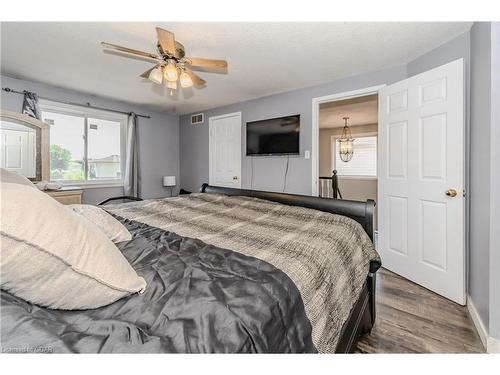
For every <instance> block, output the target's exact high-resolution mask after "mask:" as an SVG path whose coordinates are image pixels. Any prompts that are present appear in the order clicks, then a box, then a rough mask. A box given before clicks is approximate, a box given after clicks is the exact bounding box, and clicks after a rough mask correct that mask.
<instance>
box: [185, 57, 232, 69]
mask: <svg viewBox="0 0 500 375" xmlns="http://www.w3.org/2000/svg"><path fill="white" fill-rule="evenodd" d="M185 64H187V65H189V66H190V67H191V68H192V69H195V70H200V69H202V70H214V71H227V61H226V60H213V59H203V58H200V57H187V58H186V59H185Z"/></svg>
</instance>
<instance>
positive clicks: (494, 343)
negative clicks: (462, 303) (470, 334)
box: [467, 296, 500, 353]
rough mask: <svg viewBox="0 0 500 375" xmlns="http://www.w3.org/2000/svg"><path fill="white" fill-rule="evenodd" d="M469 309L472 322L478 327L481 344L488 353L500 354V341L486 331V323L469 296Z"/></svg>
mask: <svg viewBox="0 0 500 375" xmlns="http://www.w3.org/2000/svg"><path fill="white" fill-rule="evenodd" d="M467 309H468V310H469V314H470V317H471V318H472V322H473V323H474V326H475V327H476V330H477V333H478V334H479V337H480V338H481V342H482V343H483V346H484V348H485V349H486V351H487V352H488V353H500V340H498V339H495V338H494V337H491V336H489V335H488V331H487V330H486V327H485V326H484V323H483V321H482V320H481V317H480V316H479V313H478V312H477V309H476V306H474V303H473V302H472V299H471V298H470V296H467Z"/></svg>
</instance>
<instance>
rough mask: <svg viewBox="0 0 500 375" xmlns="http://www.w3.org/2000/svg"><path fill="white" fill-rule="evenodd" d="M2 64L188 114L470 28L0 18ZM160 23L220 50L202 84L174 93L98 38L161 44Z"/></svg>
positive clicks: (407, 54) (14, 73)
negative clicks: (224, 68) (219, 70)
mask: <svg viewBox="0 0 500 375" xmlns="http://www.w3.org/2000/svg"><path fill="white" fill-rule="evenodd" d="M1 26H2V29H1V42H2V43H1V52H2V53H1V72H2V74H5V75H8V76H11V77H15V78H22V79H29V80H33V81H37V82H43V83H48V84H51V85H55V86H59V87H64V88H69V89H75V90H78V91H82V92H86V93H91V94H96V95H100V96H103V97H109V98H113V99H117V100H122V101H127V102H130V103H135V104H141V105H147V106H150V107H152V108H155V109H159V110H163V111H175V112H177V113H180V114H184V113H189V112H192V111H197V110H204V109H208V108H213V107H217V106H221V105H225V104H230V103H235V102H240V101H244V100H249V99H253V98H257V97H262V96H265V95H270V94H273V93H277V92H283V91H288V90H292V89H297V88H301V87H306V86H312V85H316V84H320V83H324V82H326V81H331V80H335V79H337V78H341V77H346V76H350V75H354V74H360V73H363V72H368V71H375V70H379V69H383V68H386V67H390V66H396V65H401V64H406V63H408V62H409V61H411V60H413V59H414V58H416V57H418V56H420V55H422V54H423V53H425V52H427V51H429V50H431V49H433V48H435V47H437V46H439V45H440V44H442V43H444V42H446V41H448V40H450V39H452V38H453V37H455V36H456V35H459V34H460V33H462V32H464V31H466V30H468V29H469V28H470V26H471V23H469V22H461V23H458V22H435V23H161V22H160V23H114V22H109V23H45V22H38V23H29V22H23V23H2V25H1ZM155 26H160V27H163V28H165V29H168V30H171V31H173V32H174V33H175V35H176V39H177V40H179V41H180V42H182V43H183V44H184V46H185V47H186V53H187V55H188V56H193V57H208V58H222V59H226V60H227V61H228V63H229V74H227V75H218V74H213V73H200V76H201V77H202V78H203V79H205V80H206V81H207V87H206V88H204V89H202V90H197V89H193V90H191V91H186V92H185V93H184V95H181V96H180V97H179V98H170V97H168V96H167V95H166V92H165V90H164V89H162V87H160V86H157V85H155V84H153V83H151V82H149V81H147V80H143V79H141V78H140V77H139V75H140V74H141V73H142V72H143V71H145V70H146V69H148V68H149V67H150V66H151V64H150V63H148V62H145V61H139V60H135V59H127V58H123V57H119V56H116V55H112V54H109V53H103V51H102V48H101V45H100V42H101V41H107V42H110V43H115V44H120V45H124V46H128V47H130V48H135V49H140V50H144V51H151V52H154V51H155V44H156V35H155V29H154V28H155Z"/></svg>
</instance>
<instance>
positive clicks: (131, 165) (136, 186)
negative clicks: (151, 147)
mask: <svg viewBox="0 0 500 375" xmlns="http://www.w3.org/2000/svg"><path fill="white" fill-rule="evenodd" d="M140 184H141V181H140V174H139V150H138V141H137V115H136V114H135V113H130V114H129V116H128V121H127V158H126V160H125V177H124V184H123V190H124V193H125V195H129V196H133V197H139V196H140V193H141V192H140Z"/></svg>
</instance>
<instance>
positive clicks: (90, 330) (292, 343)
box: [1, 219, 316, 353]
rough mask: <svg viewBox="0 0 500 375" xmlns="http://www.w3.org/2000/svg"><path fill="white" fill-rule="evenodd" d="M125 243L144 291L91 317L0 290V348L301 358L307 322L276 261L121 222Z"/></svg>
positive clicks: (307, 345)
mask: <svg viewBox="0 0 500 375" xmlns="http://www.w3.org/2000/svg"><path fill="white" fill-rule="evenodd" d="M122 221H123V222H124V223H125V224H126V225H127V227H128V229H129V230H130V231H131V233H133V235H134V237H133V239H132V240H131V241H127V242H123V243H121V244H119V248H120V249H121V250H122V252H123V254H124V255H125V257H126V258H127V259H128V260H129V262H130V263H131V265H132V266H133V267H134V269H135V270H136V271H137V273H138V274H139V275H141V276H143V277H144V278H145V279H146V282H147V288H146V291H145V292H144V293H143V294H141V295H139V294H136V295H132V296H129V297H126V298H123V299H121V300H119V301H117V302H115V303H113V304H111V305H108V306H105V307H101V308H99V309H93V310H85V311H63V310H51V309H47V308H43V307H39V306H35V305H32V304H30V303H27V302H26V301H24V300H22V299H20V298H17V297H15V296H13V295H11V294H9V293H8V292H5V291H3V290H2V292H1V349H2V352H79V353H101V352H104V353H110V352H133V353H141V352H142V353H144V352H146V353H193V352H194V353H240V352H243V353H254V352H258V353H304V352H306V353H307V352H315V351H316V349H315V347H314V345H313V342H312V339H311V324H310V322H309V320H308V318H307V316H306V314H305V310H304V305H303V302H302V299H301V296H300V293H299V291H298V290H297V288H296V286H295V285H294V283H293V282H292V281H291V280H290V278H289V277H288V276H287V275H286V274H285V273H284V272H282V271H281V270H279V269H277V268H276V267H274V266H273V265H271V264H269V263H267V262H265V261H262V260H259V259H256V258H254V257H249V256H245V255H243V254H240V253H237V252H234V251H231V250H225V249H221V248H218V247H216V246H213V245H208V244H206V243H204V242H202V241H200V240H197V239H192V238H187V237H181V236H179V235H177V234H175V233H172V232H167V231H164V230H162V229H158V228H154V227H150V226H148V225H146V224H142V223H138V222H135V221H129V220H123V219H122Z"/></svg>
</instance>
